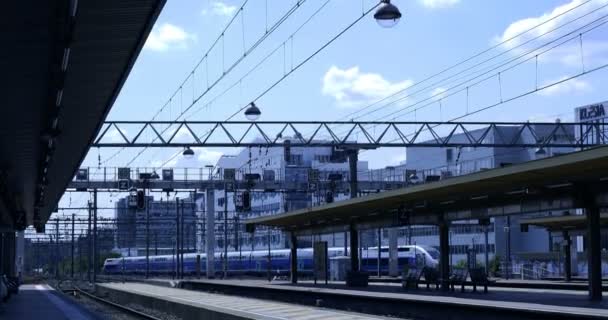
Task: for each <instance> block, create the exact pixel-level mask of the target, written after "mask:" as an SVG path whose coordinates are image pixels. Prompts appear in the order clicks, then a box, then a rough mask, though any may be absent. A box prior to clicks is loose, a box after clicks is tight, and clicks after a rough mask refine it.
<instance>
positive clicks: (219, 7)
mask: <svg viewBox="0 0 608 320" xmlns="http://www.w3.org/2000/svg"><path fill="white" fill-rule="evenodd" d="M236 10H238V8H237V7H236V6H232V5H229V4H226V3H224V2H222V1H214V2H212V3H211V6H210V8H209V9H203V11H202V12H201V13H202V14H203V15H207V14H209V13H211V14H214V15H218V16H224V17H231V16H233V15H234V13H235V12H236Z"/></svg>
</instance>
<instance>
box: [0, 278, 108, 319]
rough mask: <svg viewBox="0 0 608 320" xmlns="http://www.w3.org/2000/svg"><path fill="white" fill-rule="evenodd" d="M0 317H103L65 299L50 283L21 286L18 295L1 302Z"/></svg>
mask: <svg viewBox="0 0 608 320" xmlns="http://www.w3.org/2000/svg"><path fill="white" fill-rule="evenodd" d="M0 319H19V320H40V319H54V320H55V319H58V320H61V319H66V320H72V319H79V320H80V319H82V320H98V319H101V318H99V316H97V315H95V314H92V313H91V312H90V311H88V310H87V309H85V308H83V307H81V306H80V305H77V304H74V303H73V302H71V301H69V300H68V299H65V297H62V295H61V294H59V293H58V292H57V291H55V290H54V289H53V288H51V287H50V286H48V285H44V284H25V285H22V286H21V287H20V288H19V294H18V295H13V296H12V297H11V299H10V300H9V301H8V302H7V303H3V304H0Z"/></svg>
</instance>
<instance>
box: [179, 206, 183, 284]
mask: <svg viewBox="0 0 608 320" xmlns="http://www.w3.org/2000/svg"><path fill="white" fill-rule="evenodd" d="M179 219H180V227H179V232H180V235H179V244H180V248H179V249H180V257H179V276H180V279H183V278H184V200H183V199H182V200H180V213H179Z"/></svg>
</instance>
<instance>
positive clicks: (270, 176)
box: [264, 170, 274, 181]
mask: <svg viewBox="0 0 608 320" xmlns="http://www.w3.org/2000/svg"><path fill="white" fill-rule="evenodd" d="M264 181H274V170H264Z"/></svg>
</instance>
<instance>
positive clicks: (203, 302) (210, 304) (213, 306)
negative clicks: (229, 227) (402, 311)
mask: <svg viewBox="0 0 608 320" xmlns="http://www.w3.org/2000/svg"><path fill="white" fill-rule="evenodd" d="M98 286H100V287H105V288H109V289H113V290H121V291H125V292H128V293H131V294H137V295H143V296H150V297H154V298H160V299H163V300H168V301H173V302H177V303H183V304H188V305H192V306H195V307H199V308H203V309H208V310H214V311H220V312H222V313H225V314H233V315H240V316H245V317H247V318H251V319H294V320H316V319H319V320H321V319H328V320H349V319H352V320H363V319H387V318H383V317H374V316H370V315H365V314H357V313H351V312H345V311H335V310H331V309H324V308H317V307H309V306H301V305H295V304H289V303H282V302H273V301H267V300H260V299H254V298H243V297H236V296H229V295H223V294H212V293H206V292H199V291H191V290H184V289H174V288H168V287H161V286H158V285H151V284H144V283H103V284H98ZM393 319H394V318H393Z"/></svg>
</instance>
